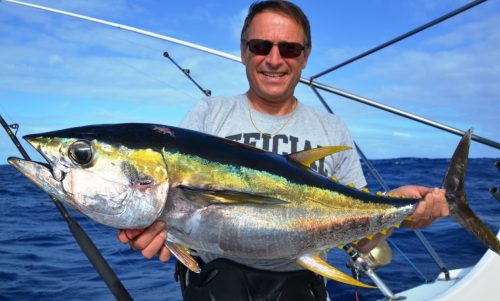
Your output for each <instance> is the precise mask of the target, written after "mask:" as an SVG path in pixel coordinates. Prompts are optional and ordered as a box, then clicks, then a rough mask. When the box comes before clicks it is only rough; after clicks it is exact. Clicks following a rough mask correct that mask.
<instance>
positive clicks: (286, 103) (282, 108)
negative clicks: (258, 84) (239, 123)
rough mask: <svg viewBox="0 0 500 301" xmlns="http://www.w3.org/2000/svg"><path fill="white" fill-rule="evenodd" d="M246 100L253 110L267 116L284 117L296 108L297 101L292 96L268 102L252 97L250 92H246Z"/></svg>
mask: <svg viewBox="0 0 500 301" xmlns="http://www.w3.org/2000/svg"><path fill="white" fill-rule="evenodd" d="M247 98H248V102H249V103H250V106H252V108H253V109H255V110H256V111H257V112H260V113H264V114H269V115H277V116H281V115H286V114H289V113H291V112H293V111H294V110H295V108H296V107H297V99H296V98H295V97H294V96H291V97H290V98H287V99H284V100H280V101H269V100H265V99H262V98H260V97H253V95H251V92H248V93H247Z"/></svg>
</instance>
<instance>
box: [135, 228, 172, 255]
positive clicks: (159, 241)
mask: <svg viewBox="0 0 500 301" xmlns="http://www.w3.org/2000/svg"><path fill="white" fill-rule="evenodd" d="M141 238H142V237H141ZM166 238H167V234H166V232H165V230H162V231H161V232H160V233H158V234H157V235H155V236H154V237H153V238H152V240H151V241H149V243H147V244H144V243H143V241H146V239H144V240H143V241H138V242H137V245H138V246H139V247H138V249H139V250H142V251H141V253H142V256H144V257H146V258H147V259H151V258H153V257H154V256H155V255H156V254H158V253H159V252H160V251H161V250H162V248H164V247H165V245H164V244H165V239H166ZM165 249H166V248H165Z"/></svg>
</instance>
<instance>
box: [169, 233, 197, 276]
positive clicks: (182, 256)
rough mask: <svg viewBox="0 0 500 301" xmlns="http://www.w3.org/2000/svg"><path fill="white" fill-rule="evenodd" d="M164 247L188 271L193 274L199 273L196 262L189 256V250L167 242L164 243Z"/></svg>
mask: <svg viewBox="0 0 500 301" xmlns="http://www.w3.org/2000/svg"><path fill="white" fill-rule="evenodd" d="M165 246H166V247H167V248H168V249H169V250H170V252H171V253H172V254H174V256H175V257H176V258H177V259H179V261H180V262H182V264H183V265H185V266H186V267H187V268H188V269H190V270H191V271H193V272H195V273H199V272H200V271H201V269H200V266H199V265H198V262H197V261H196V260H195V259H194V258H193V257H192V256H191V255H190V254H189V253H190V251H189V248H187V247H186V246H183V245H180V244H176V243H173V242H171V241H168V240H167V241H165Z"/></svg>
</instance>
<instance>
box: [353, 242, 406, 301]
mask: <svg viewBox="0 0 500 301" xmlns="http://www.w3.org/2000/svg"><path fill="white" fill-rule="evenodd" d="M344 250H345V251H346V252H347V254H349V262H348V264H347V267H348V268H350V269H351V271H352V274H353V277H354V278H355V279H359V277H361V276H362V275H367V276H368V277H370V279H371V280H372V281H373V282H374V283H375V285H376V286H377V287H378V289H379V290H380V292H381V293H382V294H384V296H385V299H383V300H391V301H396V300H405V299H406V297H403V296H396V295H394V293H393V292H392V291H391V290H390V289H389V288H388V287H387V285H385V283H384V282H383V281H382V279H380V278H379V277H378V276H377V274H376V273H375V272H374V270H375V269H378V268H381V267H383V266H386V265H388V264H389V263H390V262H391V260H392V250H391V248H390V247H389V244H388V243H387V241H386V240H385V239H383V240H381V241H380V242H379V243H378V245H377V246H376V247H375V248H374V249H373V250H371V251H370V252H369V253H367V254H363V253H360V252H358V251H357V250H356V249H355V248H354V246H353V245H352V244H347V245H345V246H344Z"/></svg>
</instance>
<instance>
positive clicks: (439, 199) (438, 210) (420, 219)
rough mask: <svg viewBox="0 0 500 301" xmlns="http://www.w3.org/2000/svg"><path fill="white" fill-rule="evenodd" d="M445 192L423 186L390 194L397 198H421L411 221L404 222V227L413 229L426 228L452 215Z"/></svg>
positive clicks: (402, 188)
mask: <svg viewBox="0 0 500 301" xmlns="http://www.w3.org/2000/svg"><path fill="white" fill-rule="evenodd" d="M445 192H446V191H445V190H444V189H440V188H429V187H423V186H411V185H409V186H402V187H399V188H396V189H394V190H393V191H391V192H390V193H391V194H393V195H395V196H403V195H404V196H406V197H411V198H421V199H423V201H421V202H420V203H419V204H418V205H417V207H416V208H415V211H414V212H413V215H412V216H413V219H412V220H411V221H404V222H403V225H404V226H405V227H408V228H411V229H417V228H426V227H428V226H429V225H430V224H431V223H433V222H434V221H435V220H437V219H439V218H441V217H445V216H448V215H450V210H449V209H448V203H447V202H446V196H445Z"/></svg>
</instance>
